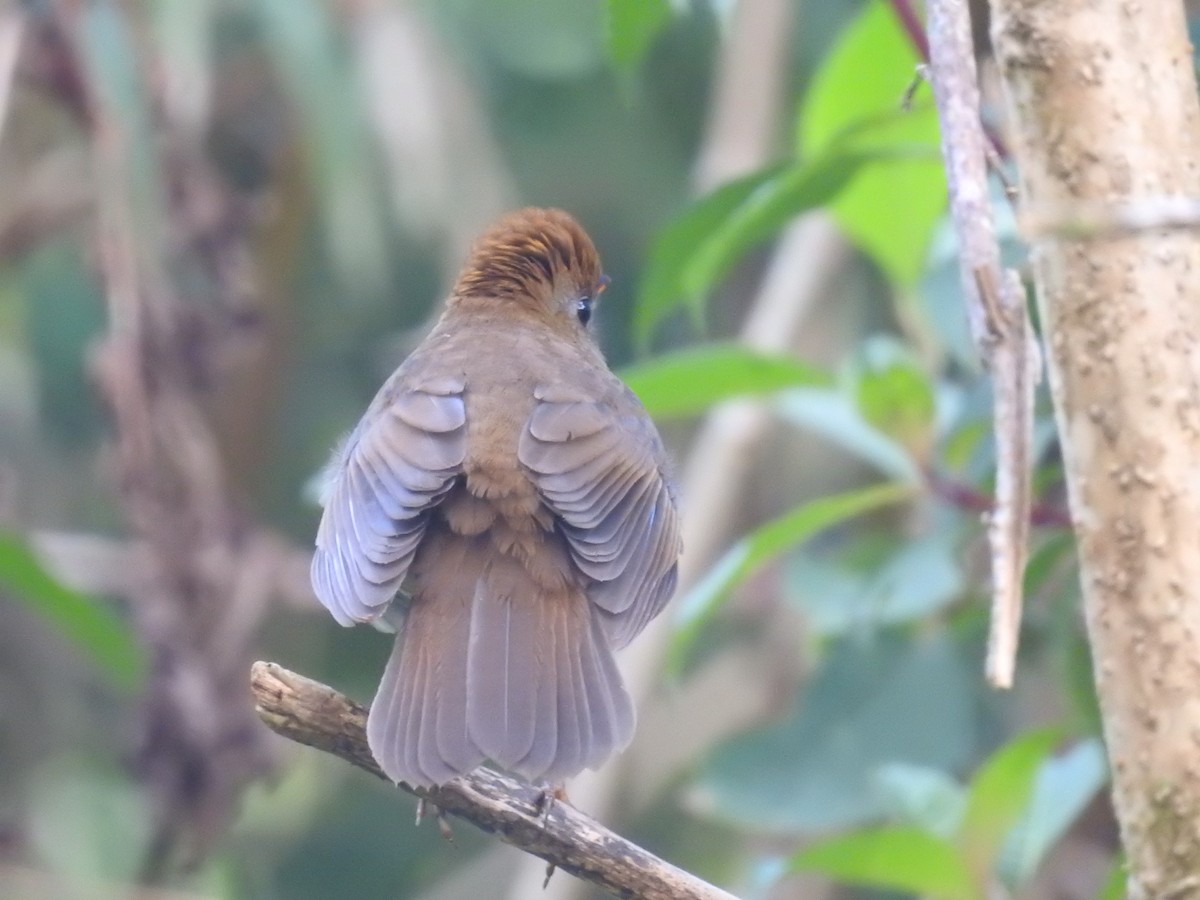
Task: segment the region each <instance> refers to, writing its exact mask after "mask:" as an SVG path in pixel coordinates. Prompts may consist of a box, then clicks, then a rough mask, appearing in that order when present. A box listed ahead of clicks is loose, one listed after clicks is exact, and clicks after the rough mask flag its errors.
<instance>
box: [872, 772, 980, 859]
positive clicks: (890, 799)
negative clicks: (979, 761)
mask: <svg viewBox="0 0 1200 900" xmlns="http://www.w3.org/2000/svg"><path fill="white" fill-rule="evenodd" d="M872 781H873V782H874V785H875V789H876V794H877V795H878V796H879V798H880V800H881V801H882V802H883V804H884V807H885V812H886V814H887V815H888V817H889V818H892V819H896V820H898V821H900V822H902V823H904V824H906V825H915V826H916V827H918V828H920V829H921V830H922V831H926V832H928V833H929V834H932V835H936V836H937V837H940V838H943V839H945V840H951V839H952V838H954V837H955V836H956V835H957V834H958V831H959V828H960V827H961V826H962V818H963V813H964V812H965V811H966V808H967V792H966V790H965V789H964V788H963V786H962V785H960V784H959V783H958V782H957V781H955V780H954V779H953V778H951V777H950V776H949V775H947V774H946V773H945V772H943V771H941V770H939V769H931V768H929V767H928V766H913V765H908V764H907V763H888V764H886V765H883V766H880V767H879V768H878V769H877V770H876V771H875V774H874V776H873V778H872Z"/></svg>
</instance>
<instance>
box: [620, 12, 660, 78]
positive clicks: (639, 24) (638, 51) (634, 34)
mask: <svg viewBox="0 0 1200 900" xmlns="http://www.w3.org/2000/svg"><path fill="white" fill-rule="evenodd" d="M670 20H671V4H670V2H669V0H608V55H609V56H610V57H611V58H612V61H613V65H614V66H616V67H617V69H619V70H621V71H622V72H624V73H625V74H626V75H629V74H631V73H632V72H633V71H634V70H635V69H637V67H638V66H639V65H641V63H642V59H643V58H644V57H645V55H646V51H647V50H649V49H650V45H651V44H653V42H654V38H655V37H657V36H658V33H659V32H660V31H662V29H663V27H664V26H665V25H666V24H667V23H668V22H669V21H670Z"/></svg>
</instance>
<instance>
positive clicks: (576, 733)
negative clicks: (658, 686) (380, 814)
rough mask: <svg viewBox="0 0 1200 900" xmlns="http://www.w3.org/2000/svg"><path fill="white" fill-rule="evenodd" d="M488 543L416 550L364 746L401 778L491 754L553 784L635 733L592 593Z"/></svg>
mask: <svg viewBox="0 0 1200 900" xmlns="http://www.w3.org/2000/svg"><path fill="white" fill-rule="evenodd" d="M485 540H486V539H485V538H461V537H449V536H447V537H446V538H445V539H444V540H439V541H436V542H430V546H429V547H428V548H426V549H427V550H428V551H429V552H428V554H427V555H426V554H422V555H423V556H424V557H425V560H427V561H428V562H427V564H425V565H422V562H423V561H422V560H421V559H418V563H417V567H418V570H417V571H416V572H414V575H415V576H416V579H415V580H416V590H415V591H414V597H413V601H412V607H411V609H410V611H409V614H408V618H407V621H406V623H405V628H404V631H403V633H401V634H400V635H398V636H397V638H396V645H395V647H394V648H393V650H392V655H391V658H390V659H389V661H388V665H387V669H386V671H385V672H384V675H383V681H382V683H381V684H380V686H379V691H378V692H377V694H376V696H375V701H374V703H372V705H371V712H370V715H369V717H368V720H367V737H368V741H369V743H370V747H371V752H372V753H373V754H374V756H375V759H376V761H377V762H378V763H379V765H380V767H381V768H382V769H383V770H384V772H386V773H387V775H388V776H389V777H391V778H392V779H394V780H396V781H404V782H407V783H409V784H412V785H430V784H441V783H444V782H445V781H447V780H449V779H450V778H452V777H454V776H455V775H459V774H462V773H464V772H468V771H470V770H471V769H473V768H475V767H476V766H478V765H479V764H480V763H481V762H483V761H484V760H485V759H491V760H493V761H494V762H495V763H496V764H497V765H499V766H501V767H502V768H504V769H506V770H508V771H510V772H515V773H517V774H519V775H522V776H523V777H525V778H527V779H529V780H530V781H531V782H535V783H537V782H544V783H549V784H556V783H560V782H561V781H562V780H564V779H566V778H569V777H571V776H573V775H576V774H578V773H579V772H581V771H582V770H583V769H586V768H595V767H596V766H598V765H599V764H600V763H601V762H603V761H604V760H605V759H607V758H608V757H609V756H610V755H611V754H612V753H614V752H616V751H618V750H621V749H623V748H624V747H625V746H626V745H627V744H628V743H629V740H630V738H631V737H632V736H633V725H634V710H633V704H632V702H631V701H630V699H629V695H628V693H627V692H626V691H625V688H624V685H623V684H622V683H621V676H620V673H619V672H618V671H617V667H616V662H615V661H614V659H613V654H612V650H611V648H610V646H609V642H608V639H607V637H606V636H605V634H604V632H603V629H602V628H601V626H600V623H599V622H598V621H597V620H596V615H595V613H594V612H593V610H592V608H591V606H590V604H589V602H588V600H587V597H586V596H584V595H583V593H582V592H580V591H577V590H569V591H568V590H562V591H558V592H553V591H547V590H546V589H545V588H544V587H539V586H538V585H537V584H536V583H535V582H534V581H533V579H532V578H531V577H530V575H529V573H528V572H526V571H525V569H524V568H523V567H522V566H521V565H520V564H519V563H518V562H517V561H516V560H515V559H512V558H511V557H508V556H503V555H497V554H495V552H494V551H492V552H491V553H488V552H485V548H484V545H483V544H482V543H481V542H482V541H485Z"/></svg>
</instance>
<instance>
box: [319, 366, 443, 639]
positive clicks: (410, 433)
mask: <svg viewBox="0 0 1200 900" xmlns="http://www.w3.org/2000/svg"><path fill="white" fill-rule="evenodd" d="M451 388H457V393H455V392H452V391H450V389H451ZM462 390H463V387H462V384H461V382H460V381H454V380H447V379H440V380H438V381H437V382H436V383H434V384H433V387H432V388H430V387H427V386H426V387H420V388H414V389H409V390H404V391H399V392H396V391H394V390H393V389H392V388H391V387H390V386H389V387H385V389H384V392H382V393H381V397H382V398H383V399H381V400H377V401H376V404H373V406H372V411H371V412H370V413H368V418H366V419H364V423H363V424H362V425H360V426H359V428H358V429H356V430H355V433H354V434H353V435H352V436H351V438H350V440H349V442H348V445H347V447H346V449H345V451H344V452H343V453H342V454H341V459H340V465H339V467H338V471H337V472H336V473H335V476H334V477H335V479H336V480H335V483H334V486H333V491H332V493H331V495H330V498H329V501H328V503H327V504H326V506H325V513H324V515H323V516H322V518H321V526H320V528H319V529H318V531H317V550H316V554H315V555H314V556H313V563H312V582H313V588H314V590H315V591H316V594H317V597H318V598H319V599H320V601H321V602H322V603H323V604H324V605H325V606H326V608H328V609H329V611H330V612H331V613H332V614H333V617H334V618H335V619H337V621H338V622H340V623H341V624H343V625H352V624H354V623H355V622H363V621H369V620H370V619H373V618H374V617H376V616H377V615H379V613H380V612H381V611H382V609H383V608H384V607H385V606H386V605H387V604H388V602H389V601H391V599H392V598H393V597H394V596H395V594H396V591H397V590H398V589H399V587H400V584H401V582H402V581H403V580H404V576H405V574H406V573H407V572H408V568H409V566H410V565H411V563H412V560H413V556H414V555H415V553H416V551H417V546H418V545H419V544H420V542H421V538H422V536H423V535H424V533H425V526H426V518H427V516H426V513H427V512H428V510H429V509H430V508H431V507H433V506H434V505H436V504H437V503H438V502H439V501H440V500H441V499H442V497H443V496H445V494H446V492H447V491H449V490H450V489H451V488H452V487H453V486H454V482H455V479H456V477H457V476H458V474H459V473H460V472H461V471H462V467H463V462H464V460H465V457H466V407H465V404H464V402H463V397H462Z"/></svg>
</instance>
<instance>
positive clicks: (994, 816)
mask: <svg viewBox="0 0 1200 900" xmlns="http://www.w3.org/2000/svg"><path fill="white" fill-rule="evenodd" d="M1060 740H1062V735H1061V734H1060V733H1059V732H1058V730H1056V729H1053V728H1044V729H1039V730H1036V731H1030V732H1028V733H1026V734H1023V735H1021V736H1020V737H1018V738H1016V739H1015V740H1013V741H1011V742H1010V743H1008V744H1006V745H1005V746H1004V747H1001V748H1000V749H999V750H997V751H996V752H995V753H994V754H992V756H991V757H990V758H989V759H988V761H987V762H986V763H984V765H983V768H981V769H980V770H979V772H978V773H977V774H976V775H975V779H974V780H973V781H972V783H971V789H970V793H969V794H968V798H967V811H966V815H965V817H964V819H963V834H962V843H963V851H964V853H965V854H966V858H967V860H968V862H969V864H970V866H971V870H972V871H973V872H975V873H976V874H977V875H978V876H980V877H983V876H987V877H990V876H991V875H992V870H993V866H994V865H995V862H996V859H997V857H998V856H999V853H1000V849H1001V846H1002V845H1003V842H1004V839H1005V837H1006V835H1007V834H1008V831H1009V829H1011V828H1012V827H1013V826H1014V825H1015V824H1016V823H1017V820H1018V819H1019V818H1020V817H1021V815H1022V814H1023V813H1025V811H1026V808H1027V806H1028V804H1029V802H1030V798H1031V796H1032V794H1033V787H1034V783H1035V779H1036V778H1037V774H1038V769H1039V767H1040V766H1041V765H1042V763H1043V761H1044V760H1045V759H1046V757H1047V755H1048V754H1050V753H1051V752H1052V751H1053V750H1054V747H1055V745H1056V744H1057V743H1058V742H1059V741H1060Z"/></svg>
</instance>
